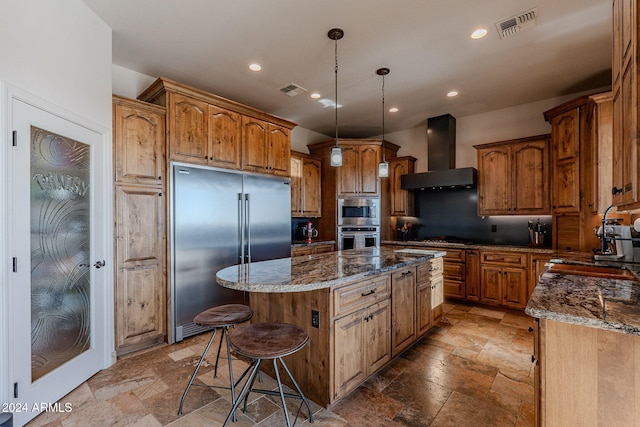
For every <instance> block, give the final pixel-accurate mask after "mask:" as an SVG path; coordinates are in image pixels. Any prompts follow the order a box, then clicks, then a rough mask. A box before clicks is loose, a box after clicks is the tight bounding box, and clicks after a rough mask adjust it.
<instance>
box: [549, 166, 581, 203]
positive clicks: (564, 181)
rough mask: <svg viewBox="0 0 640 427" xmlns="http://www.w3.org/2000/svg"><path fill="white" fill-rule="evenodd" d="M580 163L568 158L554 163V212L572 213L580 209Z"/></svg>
mask: <svg viewBox="0 0 640 427" xmlns="http://www.w3.org/2000/svg"><path fill="white" fill-rule="evenodd" d="M579 166H580V165H579V163H578V162H577V161H574V160H568V161H563V162H559V163H556V164H555V165H554V168H553V170H554V174H553V175H554V178H553V187H552V193H553V212H554V213H558V214H560V213H572V212H579V211H580V169H579Z"/></svg>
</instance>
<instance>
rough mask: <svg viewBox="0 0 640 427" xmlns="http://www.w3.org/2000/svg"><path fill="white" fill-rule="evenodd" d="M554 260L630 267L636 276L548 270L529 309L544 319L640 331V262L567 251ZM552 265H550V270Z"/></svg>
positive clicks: (537, 287)
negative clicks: (592, 256) (601, 257)
mask: <svg viewBox="0 0 640 427" xmlns="http://www.w3.org/2000/svg"><path fill="white" fill-rule="evenodd" d="M554 263H566V264H579V265H592V266H593V265H596V266H608V267H617V268H623V269H626V270H629V271H630V272H631V273H633V275H634V276H635V279H631V280H622V279H610V278H599V277H591V276H582V275H572V274H565V273H553V272H549V271H546V270H545V272H544V273H543V274H542V275H541V277H540V281H539V282H538V285H537V286H536V288H535V290H534V291H533V294H532V295H531V298H530V299H529V302H528V304H527V308H526V309H525V313H527V314H528V315H529V316H532V317H537V318H541V319H550V320H556V321H560V322H565V323H572V324H576V325H582V326H588V327H592V328H598V329H604V330H608V331H617V332H622V333H627V334H633V335H640V264H633V263H621V262H607V261H597V262H594V261H593V260H591V256H590V255H588V254H579V253H576V254H566V255H565V256H564V257H562V258H558V259H552V260H551V263H550V264H549V266H551V265H553V264H554ZM548 269H549V267H547V270H548Z"/></svg>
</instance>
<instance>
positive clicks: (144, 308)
mask: <svg viewBox="0 0 640 427" xmlns="http://www.w3.org/2000/svg"><path fill="white" fill-rule="evenodd" d="M115 193H116V194H115V212H116V229H115V238H116V247H115V261H116V262H115V264H116V265H115V268H116V272H115V275H116V277H115V278H116V281H115V295H116V301H115V308H116V310H115V313H116V319H115V321H116V322H115V323H116V330H115V335H116V337H115V338H116V354H117V355H118V356H120V355H122V354H126V353H130V352H132V351H136V350H140V349H142V348H145V347H149V346H151V345H154V344H159V343H162V342H163V341H164V340H165V335H166V316H165V301H166V295H165V293H166V291H165V280H164V277H165V274H164V270H165V256H164V253H165V241H164V220H163V218H164V209H165V204H164V199H165V197H164V196H163V194H162V189H161V188H157V187H156V188H154V187H148V186H135V185H122V186H121V185H117V186H116V187H115Z"/></svg>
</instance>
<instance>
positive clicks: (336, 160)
mask: <svg viewBox="0 0 640 427" xmlns="http://www.w3.org/2000/svg"><path fill="white" fill-rule="evenodd" d="M327 35H328V36H329V38H330V39H331V40H333V41H334V42H335V55H334V56H335V60H336V66H335V108H334V110H335V113H336V146H335V147H333V148H332V149H331V157H330V164H331V166H334V167H338V166H342V148H341V147H340V144H338V40H340V39H341V38H342V37H343V36H344V31H342V30H341V29H340V28H333V29H331V30H329V33H328V34H327Z"/></svg>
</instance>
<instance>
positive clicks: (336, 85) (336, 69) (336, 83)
mask: <svg viewBox="0 0 640 427" xmlns="http://www.w3.org/2000/svg"><path fill="white" fill-rule="evenodd" d="M335 60H336V67H335V76H336V78H335V95H336V97H335V103H336V105H335V112H336V147H337V146H338V39H337V38H336V39H335Z"/></svg>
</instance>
